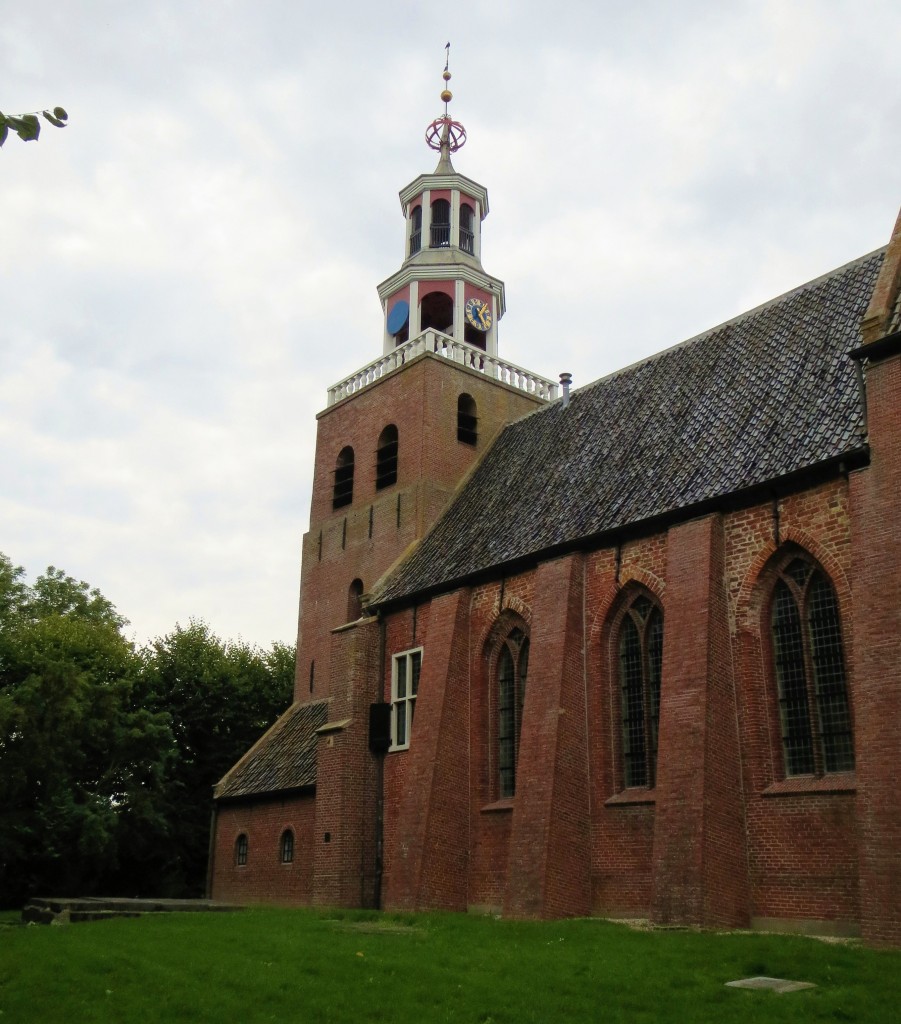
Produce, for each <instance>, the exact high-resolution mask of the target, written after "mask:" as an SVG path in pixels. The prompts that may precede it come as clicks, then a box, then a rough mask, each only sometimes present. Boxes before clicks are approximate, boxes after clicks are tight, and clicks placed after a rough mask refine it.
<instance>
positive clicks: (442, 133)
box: [425, 43, 466, 159]
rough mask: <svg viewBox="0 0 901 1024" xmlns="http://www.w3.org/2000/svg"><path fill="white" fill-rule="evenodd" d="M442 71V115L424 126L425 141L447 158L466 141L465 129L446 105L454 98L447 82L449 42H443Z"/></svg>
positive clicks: (448, 76) (448, 75)
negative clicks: (454, 118) (453, 117)
mask: <svg viewBox="0 0 901 1024" xmlns="http://www.w3.org/2000/svg"><path fill="white" fill-rule="evenodd" d="M444 49H445V60H444V71H443V72H442V74H441V77H442V78H443V79H444V88H443V89H442V90H441V97H440V98H441V102H442V103H443V104H444V116H443V117H437V118H435V120H434V121H432V123H431V124H430V125H429V126H428V128H426V132H425V141H426V143H427V144H428V146H429V148H430V149H435V150H438V151H439V152H440V153H441V156H442V158H443V159H449V157H450V154H451V153H456V152H457V150H458V149H459V148H460V147H461V146H462V145H463V144H464V143H465V142H466V129H465V128H464V127H463V125H462V124H460V123H459V122H458V121H454V120H453V119H452V118H451V116H450V114H449V113H448V111H447V105H448V103H450V101H451V100H452V99H453V98H454V94H453V93H452V92H451V91H450V89H448V87H447V83H448V82H449V81H450V80H451V73H450V43H445V45H444Z"/></svg>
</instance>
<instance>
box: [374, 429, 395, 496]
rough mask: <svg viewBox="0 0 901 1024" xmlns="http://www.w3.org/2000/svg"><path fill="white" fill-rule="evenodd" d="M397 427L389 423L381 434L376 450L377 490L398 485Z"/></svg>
mask: <svg viewBox="0 0 901 1024" xmlns="http://www.w3.org/2000/svg"><path fill="white" fill-rule="evenodd" d="M397 445H398V442H397V427H395V425H394V424H393V423H389V424H388V426H387V427H385V429H384V430H383V431H382V432H381V434H379V443H378V447H377V448H376V450H375V486H376V489H377V490H381V489H382V488H383V487H390V486H391V485H392V484H395V483H397Z"/></svg>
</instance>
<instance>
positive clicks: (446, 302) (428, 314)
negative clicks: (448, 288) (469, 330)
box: [419, 292, 478, 334]
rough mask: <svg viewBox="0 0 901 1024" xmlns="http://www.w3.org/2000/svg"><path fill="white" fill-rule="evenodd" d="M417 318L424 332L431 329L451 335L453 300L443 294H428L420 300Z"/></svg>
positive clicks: (452, 328)
mask: <svg viewBox="0 0 901 1024" xmlns="http://www.w3.org/2000/svg"><path fill="white" fill-rule="evenodd" d="M419 317H420V319H419V322H420V326H421V327H422V329H423V330H424V331H425V330H428V329H429V328H431V329H432V330H434V331H441V332H442V333H443V334H453V331H454V300H453V299H452V298H451V297H450V296H449V295H445V294H444V292H429V293H428V295H424V296H423V298H422V302H421V303H420V306H419ZM476 333H478V332H476Z"/></svg>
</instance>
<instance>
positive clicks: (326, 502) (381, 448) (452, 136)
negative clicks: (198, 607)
mask: <svg viewBox="0 0 901 1024" xmlns="http://www.w3.org/2000/svg"><path fill="white" fill-rule="evenodd" d="M449 78H450V72H449V71H448V70H447V68H446V67H445V70H444V80H445V88H444V90H443V91H442V93H441V99H442V101H443V102H444V104H445V112H444V115H443V116H442V117H439V118H438V119H437V120H435V121H434V122H433V123H432V124H431V125H430V126H429V128H428V130H427V132H426V141H427V143H428V145H429V146H430V147H431V148H432V149H434V150H436V151H437V152H438V153H439V161H438V166H437V167H436V168H435V170H434V172H433V173H431V174H421V175H419V177H417V178H416V179H415V180H414V181H412V182H410V184H409V185H407V186H406V187H405V188H404V189H402V190H401V192H400V201H401V209H402V211H403V215H404V219H405V223H406V231H405V241H404V246H405V252H404V259H403V262H402V263H401V266H400V269H399V270H397V272H396V273H394V274H392V275H391V277H389V278H387V280H385V281H383V282H382V283H381V284H380V285H379V286H378V294H379V299H380V300H381V304H382V311H383V339H382V346H381V347H382V353H381V355H380V356H379V357H378V358H376V359H375V360H373V361H372V362H371V363H369V364H368V365H366V366H364V367H362V368H361V369H360V370H358V371H357V372H356V373H354V374H352V375H351V376H349V377H347V378H346V379H344V380H342V381H340V382H339V383H337V384H336V385H334V386H333V387H331V388H329V390H328V406H327V408H326V409H325V410H324V411H323V412H321V413H319V415H318V416H317V420H318V431H317V438H316V460H315V470H314V477H313V496H312V507H311V512H310V529H309V531H308V532H307V534H306V535H305V536H304V541H303V564H302V570H301V602H300V620H299V628H298V657H297V675H296V681H295V700H296V701H305V700H310V699H316V698H321V697H328V696H331V695H332V693H333V682H334V676H333V672H332V660H331V653H330V647H331V643H332V631H333V630H335V629H336V628H338V627H340V626H343V625H344V624H346V623H349V622H354V621H356V620H357V619H359V618H360V615H361V612H362V611H363V609H364V607H365V595H366V593H367V591H368V590H369V589H370V588H371V587H372V585H373V584H374V583H375V581H376V580H377V579H378V578H379V577H380V576H381V575H382V574H383V573H384V572H386V570H387V569H389V568H390V567H391V566H392V565H393V564H394V562H395V561H396V560H397V559H398V558H399V557H400V556H401V555H402V554H403V553H404V552H405V551H406V550H407V549H408V548H409V547H410V545H411V544H413V543H415V542H416V541H418V540H419V539H420V538H421V537H422V536H423V534H424V533H425V532H426V531H427V530H428V529H429V527H430V526H431V525H432V524H433V523H434V522H435V520H436V518H437V516H438V515H439V513H440V512H441V511H442V509H443V508H444V507H445V504H446V503H447V500H448V498H449V496H450V495H451V493H452V492H453V490H454V488H455V487H456V486H457V484H458V483H459V481H460V480H461V479H462V478H463V476H464V475H465V474H466V473H467V471H468V470H469V469H470V467H471V466H472V465H473V463H474V462H475V461H476V460H477V459H478V458H479V457H480V456H481V454H482V453H483V452H484V451H485V449H486V448H487V446H488V445H489V444H490V442H491V440H492V438H493V437H494V436H495V435H496V434H497V432H498V430H499V429H500V428H501V427H502V426H504V425H505V424H506V423H508V422H510V421H511V420H512V419H516V418H518V417H519V416H522V415H524V414H525V413H527V412H530V411H531V410H532V409H534V408H536V407H537V406H539V405H542V404H544V402H546V401H547V400H549V399H551V398H553V397H555V395H556V385H554V384H552V383H551V382H550V381H547V380H544V379H542V378H540V377H537V376H536V375H534V374H532V373H529V372H528V371H526V370H523V369H521V368H520V367H518V366H514V365H513V364H511V363H508V362H504V361H502V360H501V359H499V358H498V354H497V353H498V345H497V323H498V321H499V320H500V319H501V317H502V316H503V314H504V308H505V300H504V283H503V281H501V280H500V279H498V278H496V277H492V276H491V275H490V274H488V273H486V272H485V270H484V269H483V267H482V262H481V249H482V222H483V221H484V219H485V217H486V216H487V214H488V193H487V191H486V189H485V188H484V186H482V185H480V184H478V182H475V181H473V180H471V179H470V178H467V177H465V176H464V175H462V174H458V173H457V172H456V171H455V170H454V167H453V165H452V163H451V154H452V153H454V152H456V151H457V150H458V149H459V148H460V147H461V146H462V145H463V143H464V142H465V138H466V135H465V131H464V129H463V126H462V125H461V124H459V123H458V122H456V121H453V120H452V119H451V118H450V117H449V115H448V113H447V104H448V102H449V101H450V99H451V93H450V91H449V90H448V89H447V81H448V79H449Z"/></svg>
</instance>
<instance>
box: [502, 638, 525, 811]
mask: <svg viewBox="0 0 901 1024" xmlns="http://www.w3.org/2000/svg"><path fill="white" fill-rule="evenodd" d="M528 672H529V638H528V637H527V636H526V635H525V634H524V633H523V632H522V630H520V629H513V630H511V631H510V633H508V634H507V636H506V638H505V639H504V641H503V643H502V644H501V648H500V653H499V654H498V659H497V768H498V796H500V797H501V798H502V799H503V798H505V797H511V796H513V795H514V793H515V792H516V761H517V757H518V756H519V735H520V730H521V728H522V709H523V703H524V702H525V696H526V677H527V675H528Z"/></svg>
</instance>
